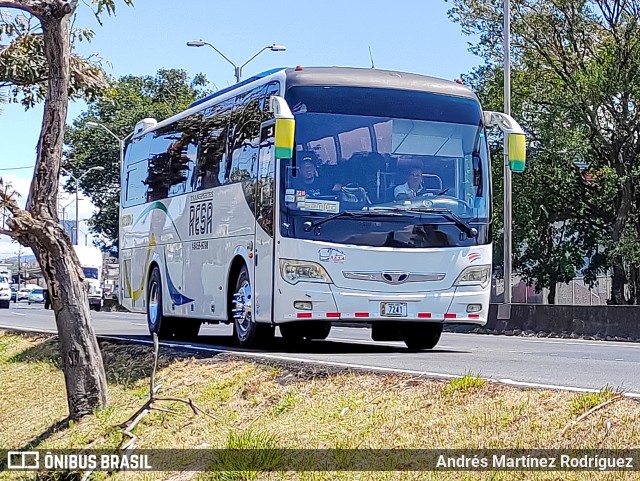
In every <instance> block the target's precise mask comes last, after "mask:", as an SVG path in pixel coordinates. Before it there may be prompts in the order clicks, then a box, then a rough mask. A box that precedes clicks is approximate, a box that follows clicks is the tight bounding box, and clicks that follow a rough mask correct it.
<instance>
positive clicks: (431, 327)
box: [400, 322, 442, 351]
mask: <svg viewBox="0 0 640 481" xmlns="http://www.w3.org/2000/svg"><path fill="white" fill-rule="evenodd" d="M441 334H442V324H439V323H435V322H431V323H429V322H407V323H404V324H403V325H402V326H400V337H401V338H402V340H403V341H404V343H405V344H406V345H407V347H408V348H409V349H411V350H415V351H421V350H424V349H433V348H434V347H436V344H438V341H439V340H440V335H441Z"/></svg>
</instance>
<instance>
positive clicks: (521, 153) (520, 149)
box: [509, 134, 527, 172]
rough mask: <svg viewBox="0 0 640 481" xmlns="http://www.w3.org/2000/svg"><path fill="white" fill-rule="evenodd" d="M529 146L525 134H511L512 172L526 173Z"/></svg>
mask: <svg viewBox="0 0 640 481" xmlns="http://www.w3.org/2000/svg"><path fill="white" fill-rule="evenodd" d="M526 160H527V145H526V139H525V136H524V134H509V168H510V169H511V172H524V168H525V163H526Z"/></svg>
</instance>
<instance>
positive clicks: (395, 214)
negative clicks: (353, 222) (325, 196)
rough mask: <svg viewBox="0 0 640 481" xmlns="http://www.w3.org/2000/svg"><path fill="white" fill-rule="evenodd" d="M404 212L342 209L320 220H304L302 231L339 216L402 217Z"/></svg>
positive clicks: (307, 230)
mask: <svg viewBox="0 0 640 481" xmlns="http://www.w3.org/2000/svg"><path fill="white" fill-rule="evenodd" d="M403 215H404V214H403V213H402V212H387V211H383V212H375V211H368V210H343V211H342V212H338V213H337V214H332V215H330V216H328V217H324V218H322V219H320V220H317V221H315V222H313V221H310V220H308V221H306V222H305V223H304V224H303V225H304V231H305V232H309V231H310V230H311V229H314V228H316V227H318V226H320V225H322V224H324V223H325V222H329V221H330V220H333V219H338V218H340V217H372V216H376V217H379V216H383V217H402V216H403Z"/></svg>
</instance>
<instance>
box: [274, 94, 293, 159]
mask: <svg viewBox="0 0 640 481" xmlns="http://www.w3.org/2000/svg"><path fill="white" fill-rule="evenodd" d="M270 107H271V111H272V112H273V113H274V115H275V118H276V133H275V147H276V149H275V154H276V159H285V160H290V159H292V158H293V145H294V143H293V141H294V135H295V127H296V121H295V120H294V118H293V114H292V113H291V109H289V105H287V101H286V100H285V99H283V98H282V97H280V96H278V95H273V96H272V97H271V101H270Z"/></svg>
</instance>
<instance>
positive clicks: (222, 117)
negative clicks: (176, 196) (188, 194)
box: [193, 99, 233, 190]
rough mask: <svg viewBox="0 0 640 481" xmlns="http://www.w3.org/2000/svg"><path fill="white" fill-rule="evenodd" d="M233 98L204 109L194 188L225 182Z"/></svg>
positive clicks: (208, 186) (213, 185)
mask: <svg viewBox="0 0 640 481" xmlns="http://www.w3.org/2000/svg"><path fill="white" fill-rule="evenodd" d="M232 107H233V99H231V100H226V101H224V102H222V103H220V104H218V105H214V106H213V107H209V108H208V109H206V110H205V111H204V118H203V120H202V138H201V140H200V155H199V157H198V166H197V169H196V173H195V176H194V179H193V181H194V190H202V189H209V188H211V187H216V186H218V185H221V184H223V183H224V174H225V171H224V168H221V167H222V166H223V165H224V163H225V161H226V158H227V137H228V136H229V117H230V115H231V111H232Z"/></svg>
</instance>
